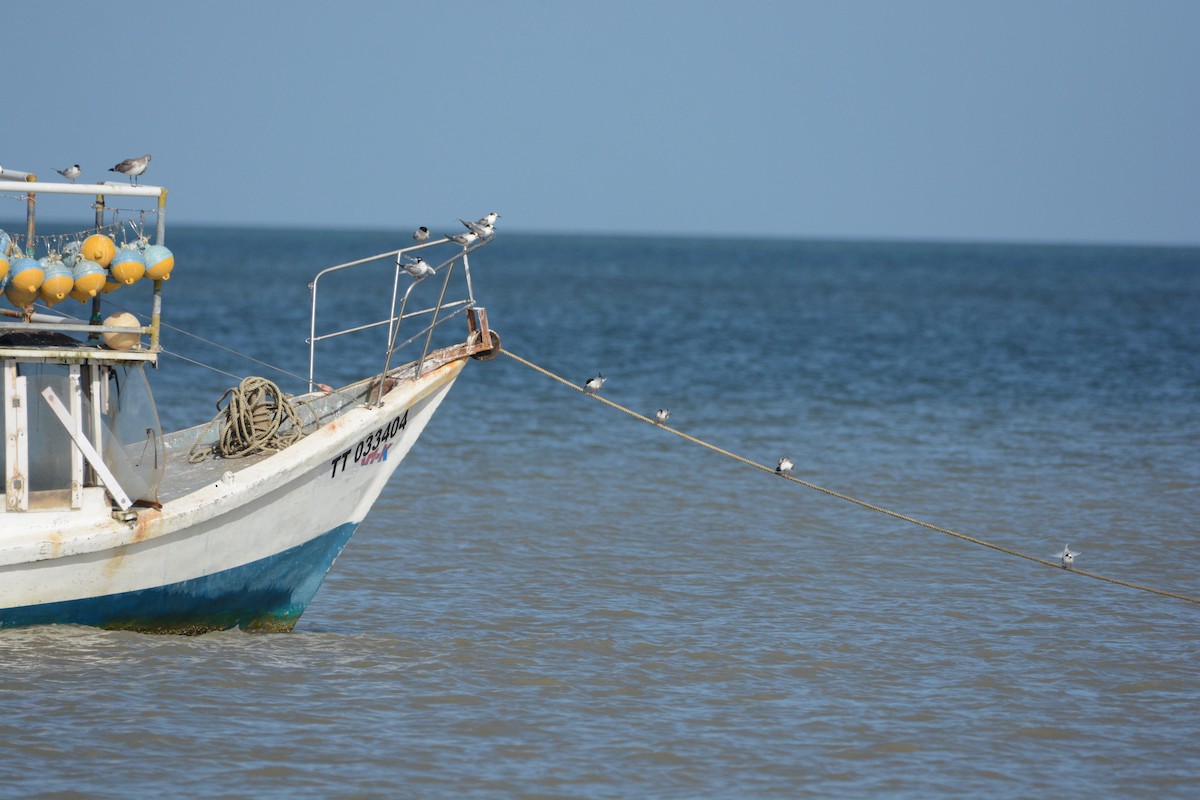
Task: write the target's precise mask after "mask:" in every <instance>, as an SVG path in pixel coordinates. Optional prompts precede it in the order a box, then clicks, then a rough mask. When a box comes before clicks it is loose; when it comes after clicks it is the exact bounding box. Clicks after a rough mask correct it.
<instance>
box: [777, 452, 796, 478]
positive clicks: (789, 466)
mask: <svg viewBox="0 0 1200 800" xmlns="http://www.w3.org/2000/svg"><path fill="white" fill-rule="evenodd" d="M795 468H796V465H795V464H794V463H792V460H791V459H790V458H788V457H787V456H784V457H782V458H780V459H779V463H778V464H776V465H775V474H776V475H790V474H791V472H792V470H793V469H795Z"/></svg>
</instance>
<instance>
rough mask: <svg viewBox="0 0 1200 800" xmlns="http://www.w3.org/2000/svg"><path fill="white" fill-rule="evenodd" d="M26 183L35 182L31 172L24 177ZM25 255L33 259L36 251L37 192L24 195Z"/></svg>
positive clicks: (35, 178)
mask: <svg viewBox="0 0 1200 800" xmlns="http://www.w3.org/2000/svg"><path fill="white" fill-rule="evenodd" d="M25 180H26V182H28V183H34V182H35V181H37V175H34V174H33V173H32V172H31V173H29V174H28V175H26V176H25ZM25 203H26V209H25V255H27V256H29V257H30V258H33V256H34V253H35V252H36V250H35V249H34V246H33V244H34V242H33V239H34V236H35V234H36V233H37V192H26V193H25Z"/></svg>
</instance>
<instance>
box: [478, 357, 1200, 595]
mask: <svg viewBox="0 0 1200 800" xmlns="http://www.w3.org/2000/svg"><path fill="white" fill-rule="evenodd" d="M500 352H501V353H503V354H504V355H506V356H508V357H509V358H511V359H512V360H513V361H516V362H517V363H519V364H524V365H525V366H527V367H529V368H530V369H532V370H533V371H534V372H538V373H540V374H542V375H545V376H546V377H547V378H550V379H551V380H555V381H558V382H559V383H561V384H563V385H564V386H569V387H570V388H572V389H574V390H575V391H577V392H579V393H580V394H583V395H585V396H587V397H590V398H592V399H593V400H597V401H599V402H601V403H604V404H605V405H607V406H609V407H610V408H615V409H616V410H617V411H621V412H624V413H626V414H628V415H629V416H631V417H633V418H634V419H638V420H641V421H642V422H645V423H648V424H650V425H653V426H654V427H656V428H661V429H662V430H664V431H666V432H668V433H673V434H675V435H676V436H678V437H680V438H681V439H685V440H686V441H689V442H691V443H692V444H697V445H700V446H701V447H704V448H707V449H709V450H711V451H713V452H714V453H719V454H720V455H723V456H725V457H726V458H731V459H733V460H734V461H739V462H741V463H742V464H745V465H746V466H749V467H755V468H756V469H760V470H762V471H763V472H768V473H770V474H772V475H776V474H777V473H776V471H775V468H774V467H771V466H768V465H766V464H760V463H758V462H757V461H753V460H751V459H749V458H746V457H745V456H739V455H738V454H737V453H731V452H729V451H728V450H725V449H722V448H720V447H717V446H716V445H714V444H710V443H709V442H706V441H704V440H702V439H697V438H696V437H695V436H691V435H689V434H686V433H684V432H683V431H681V430H678V429H676V428H672V427H670V426H669V425H665V424H663V423H661V422H658V421H657V420H654V419H651V418H650V417H647V416H645V415H643V414H639V413H637V412H636V411H634V410H632V409H630V408H626V407H625V406H623V405H621V404H620V403H614V402H613V401H612V400H609V399H608V398H607V397H601V396H600V395H599V394H597V393H595V392H589V391H588V390H587V389H586V388H584V387H582V386H579V385H577V384H575V383H572V382H571V381H569V380H567V379H566V378H563V377H562V376H560V375H556V374H554V373H553V372H551V371H550V370H548V369H546V368H545V367H540V366H538V365H537V364H534V363H533V362H532V361H528V360H526V359H524V358H521V357H520V356H518V355H517V354H515V353H513V352H511V351H509V350H504V349H502V350H501V351H500ZM779 477H781V478H786V479H787V480H789V481H791V482H792V483H798V484H800V485H801V486H804V487H805V488H808V489H812V490H813V491H817V492H821V493H822V494H827V495H829V496H830V497H836V498H837V499H839V500H844V501H846V502H847V503H853V504H854V505H856V506H860V507H862V508H865V509H868V510H870V511H875V512H878V513H880V514H885V515H887V516H889V517H892V518H894V519H898V520H902V521H904V522H908V523H910V524H913V525H918V526H920V527H922V528H926V529H927V530H931V531H936V532H937V533H943V534H945V535H947V536H953V537H954V538H955V539H961V540H962V541H964V542H970V543H971V544H977V545H981V546H983V547H987V548H990V549H992V550H996V551H998V552H1001V553H1006V554H1008V555H1010V556H1017V557H1018V558H1024V559H1027V560H1029V561H1033V562H1036V563H1038V564H1042V565H1043V566H1047V567H1054V568H1055V569H1061V568H1062V565H1061V564H1058V563H1056V562H1054V561H1050V560H1049V559H1045V558H1039V557H1037V556H1033V555H1029V554H1028V553H1022V552H1021V551H1019V550H1014V549H1012V548H1010V547H1004V546H1003V545H998V544H995V543H994V542H989V541H986V540H984V539H980V538H978V537H975V536H968V535H967V534H965V533H959V532H958V531H953V530H950V529H949V528H943V527H942V526H941V525H934V524H933V523H931V522H925V521H923V520H919V519H916V518H915V517H910V516H908V515H907V514H901V513H900V512H898V511H892V510H891V509H888V508H884V507H883V506H877V505H875V504H874V503H868V502H866V501H865V500H859V499H858V498H857V497H851V496H850V495H848V494H843V493H842V492H837V491H834V490H833V489H827V488H825V487H824V486H818V485H817V484H815V483H810V482H808V481H806V480H804V479H803V478H797V477H795V476H794V475H787V474H780V475H779ZM1066 571H1067V572H1071V573H1073V574H1075V575H1082V576H1084V577H1085V578H1095V579H1096V580H1100V581H1106V582H1108V583H1115V584H1117V585H1118V586H1125V587H1127V588H1130V589H1138V590H1140V591H1143V592H1150V593H1151V594H1157V595H1162V596H1163V597H1171V598H1174V599H1176V600H1184V601H1186V602H1189V603H1197V604H1200V597H1193V596H1191V595H1186V594H1180V593H1179V592H1171V591H1167V590H1165V589H1157V588H1155V587H1153V586H1145V585H1143V584H1140V583H1133V582H1132V581H1127V580H1123V579H1121V578H1114V577H1112V576H1110V575H1101V574H1099V573H1096V572H1089V571H1088V570H1083V569H1075V568H1074V567H1071V568H1070V569H1068V570H1066Z"/></svg>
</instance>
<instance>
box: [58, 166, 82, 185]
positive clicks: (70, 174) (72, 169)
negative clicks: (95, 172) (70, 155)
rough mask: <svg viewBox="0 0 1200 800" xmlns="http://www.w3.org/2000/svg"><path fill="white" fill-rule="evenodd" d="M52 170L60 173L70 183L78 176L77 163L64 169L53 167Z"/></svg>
mask: <svg viewBox="0 0 1200 800" xmlns="http://www.w3.org/2000/svg"><path fill="white" fill-rule="evenodd" d="M54 171H55V172H57V173H58V174H59V175H62V176H63V177H64V178H66V179H67V180H69V181H70V182H71V183H74V182H75V179H76V178H78V177H79V165H78V164H72V165H71V166H69V167H67V168H66V169H55V170H54Z"/></svg>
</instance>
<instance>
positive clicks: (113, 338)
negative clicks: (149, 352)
mask: <svg viewBox="0 0 1200 800" xmlns="http://www.w3.org/2000/svg"><path fill="white" fill-rule="evenodd" d="M104 324H105V325H119V326H121V327H126V328H139V329H140V328H141V327H142V326H141V324H140V323H138V318H137V317H135V316H134V315H133V314H130V313H129V312H128V311H122V312H121V313H119V314H110V315H109V316H107V317H105V318H104ZM141 340H142V335H141V333H140V331H139V332H138V333H132V332H131V333H115V332H113V331H106V332H105V334H104V344H105V345H106V346H107V347H108V348H109V349H110V350H133V349H134V348H136V347H139V346H140V344H141Z"/></svg>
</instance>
